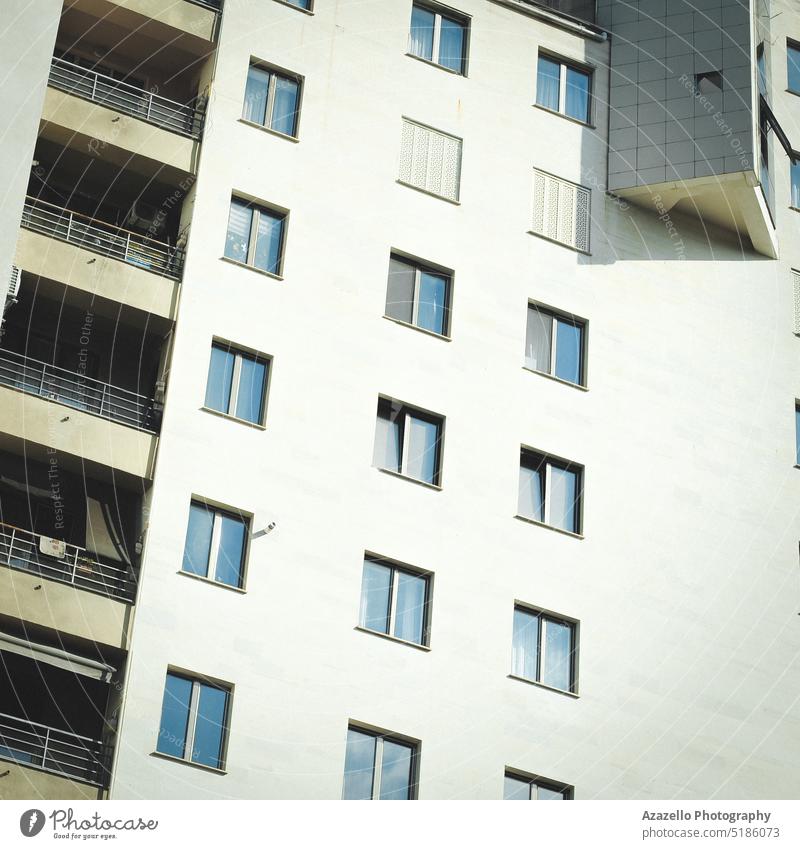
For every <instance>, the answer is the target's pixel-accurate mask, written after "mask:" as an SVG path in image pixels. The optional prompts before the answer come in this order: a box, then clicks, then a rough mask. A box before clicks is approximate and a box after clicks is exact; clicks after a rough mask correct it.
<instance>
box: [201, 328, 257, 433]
mask: <svg viewBox="0 0 800 849" xmlns="http://www.w3.org/2000/svg"><path fill="white" fill-rule="evenodd" d="M268 376H269V360H268V359H267V358H266V357H262V356H260V355H258V354H246V353H244V352H243V351H239V350H236V349H235V348H232V347H231V346H230V345H228V344H227V343H225V342H214V343H213V344H212V346H211V361H210V363H209V365H208V381H207V383H206V399H205V406H206V407H208V408H209V409H211V410H217V411H219V412H220V413H225V414H226V415H229V416H233V417H235V418H237V419H242V420H243V421H246V422H252V423H253V424H263V423H264V409H265V405H266V398H267V380H268Z"/></svg>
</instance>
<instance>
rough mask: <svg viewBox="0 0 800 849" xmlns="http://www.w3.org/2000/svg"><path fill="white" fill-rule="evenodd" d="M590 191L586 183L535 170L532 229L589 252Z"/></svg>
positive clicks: (571, 246)
mask: <svg viewBox="0 0 800 849" xmlns="http://www.w3.org/2000/svg"><path fill="white" fill-rule="evenodd" d="M591 195H592V193H591V190H590V189H587V188H586V187H585V186H579V185H578V184H577V183H570V182H569V180H562V179H561V178H560V177H554V176H553V175H552V174H547V173H545V172H544V171H539V170H534V172H533V225H532V227H531V232H532V233H535V234H536V235H537V236H544V237H545V238H546V239H551V240H552V241H554V242H559V243H560V244H562V245H567V246H568V247H570V248H575V250H578V251H583V252H584V253H588V252H589V219H590V204H591Z"/></svg>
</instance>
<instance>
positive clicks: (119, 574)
mask: <svg viewBox="0 0 800 849" xmlns="http://www.w3.org/2000/svg"><path fill="white" fill-rule="evenodd" d="M0 564H2V565H5V566H10V567H11V568H12V569H19V570H21V571H25V572H34V573H35V574H37V575H40V576H41V577H42V578H48V579H50V580H53V581H59V582H61V583H65V584H71V585H72V586H74V587H78V588H80V589H83V590H88V591H89V592H93V593H97V594H98V595H104V596H108V597H109V598H114V599H117V600H118V601H124V602H132V601H133V600H134V599H135V598H136V579H135V577H134V575H133V572H132V570H131V569H130V568H129V567H124V566H123V567H121V566H109V565H108V564H107V563H101V562H100V561H99V560H97V559H96V558H95V557H94V556H92V555H91V554H89V553H88V552H87V550H86V549H85V548H81V547H80V546H77V545H72V544H71V543H68V542H62V541H61V540H56V539H51V538H50V537H45V536H42V534H35V533H33V532H32V531H27V530H25V529H24V528H17V527H15V526H14V525H6V524H4V523H0Z"/></svg>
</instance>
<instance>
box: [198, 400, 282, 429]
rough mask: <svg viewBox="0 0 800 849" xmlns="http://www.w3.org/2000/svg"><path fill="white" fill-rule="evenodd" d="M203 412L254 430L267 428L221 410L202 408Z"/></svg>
mask: <svg viewBox="0 0 800 849" xmlns="http://www.w3.org/2000/svg"><path fill="white" fill-rule="evenodd" d="M200 409H201V411H202V412H204V413H211V415H212V416H219V417H220V418H221V419H227V420H228V421H230V422H236V423H237V424H241V425H245V427H252V428H253V429H254V430H266V429H267V426H266V425H263V424H258V423H257V422H249V421H247V419H240V418H239V417H238V416H232V415H231V414H230V413H223V412H222V411H221V410H215V409H213V408H212V407H205V406H203V407H200Z"/></svg>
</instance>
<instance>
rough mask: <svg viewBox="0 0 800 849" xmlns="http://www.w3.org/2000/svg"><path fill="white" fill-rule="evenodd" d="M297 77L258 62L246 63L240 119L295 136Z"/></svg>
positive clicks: (297, 105) (298, 90)
mask: <svg viewBox="0 0 800 849" xmlns="http://www.w3.org/2000/svg"><path fill="white" fill-rule="evenodd" d="M299 107H300V80H299V79H297V78H296V77H291V76H288V75H287V74H284V73H280V72H278V71H275V70H273V69H272V68H268V67H265V66H261V65H250V69H249V70H248V72H247V87H246V88H245V93H244V108H243V111H242V118H244V119H245V121H252V122H253V123H254V124H261V125H262V126H264V127H268V128H269V129H270V130H275V132H276V133H283V135H285V136H292V137H296V136H297V117H298V114H299Z"/></svg>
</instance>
